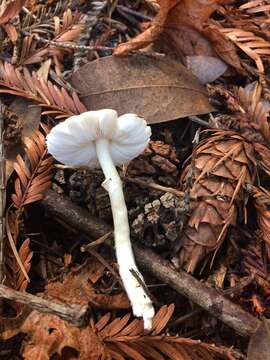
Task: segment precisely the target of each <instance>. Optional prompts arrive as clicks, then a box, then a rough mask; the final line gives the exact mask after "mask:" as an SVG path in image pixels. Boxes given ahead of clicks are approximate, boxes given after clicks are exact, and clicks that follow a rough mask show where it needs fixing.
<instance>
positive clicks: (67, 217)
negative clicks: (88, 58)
mask: <svg viewBox="0 0 270 360" xmlns="http://www.w3.org/2000/svg"><path fill="white" fill-rule="evenodd" d="M41 205H42V206H43V207H44V208H45V209H46V210H47V212H48V213H49V214H51V215H52V216H53V217H59V218H61V219H62V220H63V221H66V222H68V223H69V224H71V225H72V226H73V227H74V228H75V229H77V230H79V231H83V232H84V233H86V234H87V235H88V236H91V237H93V236H95V237H100V236H103V235H104V234H106V233H108V232H109V231H110V230H111V227H110V226H109V225H108V224H106V223H105V222H103V221H101V220H100V219H98V218H95V217H93V216H91V215H90V214H89V213H88V212H87V211H86V210H84V209H82V208H80V207H79V206H77V205H75V204H73V203H72V202H71V201H70V200H69V199H68V198H66V197H64V196H60V195H58V194H57V193H56V192H54V191H52V190H48V191H46V193H45V197H44V199H43V200H42V201H41ZM134 252H135V255H136V259H137V262H138V264H139V265H141V267H142V268H144V269H145V270H147V271H148V272H150V273H151V274H152V275H153V276H154V277H156V278H157V279H159V280H161V281H162V282H164V283H166V284H167V285H169V286H171V287H172V288H174V289H175V290H176V291H177V292H178V293H179V294H181V295H184V296H186V297H187V298H189V299H190V300H192V301H193V302H194V303H195V304H198V305H199V306H200V307H201V308H203V309H205V310H206V311H208V312H209V313H210V314H211V315H213V316H214V317H217V318H218V319H220V320H221V321H222V322H224V323H225V324H227V325H228V326H230V327H231V328H233V329H234V330H235V331H237V332H238V333H239V334H241V335H242V336H246V337H248V336H251V335H252V334H253V333H254V332H255V330H256V328H257V327H258V326H259V325H260V324H261V321H260V320H258V319H256V318H255V317H254V316H253V315H251V314H249V313H248V312H247V311H245V310H243V309H242V308H241V307H240V306H238V305H236V304H234V303H233V302H232V301H231V300H229V299H227V298H226V297H225V296H223V295H222V294H220V293H219V292H217V291H216V290H215V289H213V288H209V287H208V286H206V285H205V284H203V283H201V282H200V281H198V280H197V279H195V278H194V277H193V276H191V275H189V274H187V273H186V272H185V271H182V270H176V269H174V268H173V267H172V264H171V263H170V262H169V261H166V260H163V259H162V258H161V257H159V256H157V255H155V254H154V253H153V252H152V251H150V250H144V249H140V248H139V247H137V246H134Z"/></svg>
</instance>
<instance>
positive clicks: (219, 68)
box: [187, 55, 228, 84]
mask: <svg viewBox="0 0 270 360" xmlns="http://www.w3.org/2000/svg"><path fill="white" fill-rule="evenodd" d="M187 68H188V69H190V70H191V71H192V72H193V74H194V75H195V76H197V78H198V79H199V80H200V81H201V82H202V83H203V84H207V83H210V82H212V81H214V80H216V79H218V78H219V77H220V76H221V75H222V74H223V73H224V72H225V71H226V70H227V68H228V66H227V65H226V64H225V63H224V62H223V61H222V60H220V59H219V58H217V57H213V56H205V55H193V56H187Z"/></svg>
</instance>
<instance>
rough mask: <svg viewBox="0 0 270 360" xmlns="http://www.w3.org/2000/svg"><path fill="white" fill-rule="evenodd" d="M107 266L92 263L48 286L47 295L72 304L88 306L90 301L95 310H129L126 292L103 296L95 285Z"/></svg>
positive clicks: (93, 260) (95, 262)
mask: <svg viewBox="0 0 270 360" xmlns="http://www.w3.org/2000/svg"><path fill="white" fill-rule="evenodd" d="M104 270H105V266H104V265H102V264H101V263H100V262H99V261H97V260H95V259H91V262H90V263H89V264H87V265H86V266H84V267H83V268H81V269H80V271H79V272H70V273H69V274H67V275H66V276H65V278H64V279H63V281H62V282H60V281H57V282H50V283H49V284H48V285H47V291H46V293H47V295H48V296H49V297H53V298H56V299H59V300H61V301H63V302H68V303H72V304H79V305H87V304H88V303H89V301H90V303H91V304H92V306H93V307H95V308H104V309H110V310H113V309H128V308H129V307H130V304H129V301H128V298H127V296H126V294H125V293H124V292H121V293H119V294H113V295H110V294H101V293H100V292H98V291H96V290H95V289H94V287H93V286H91V284H92V285H94V284H95V283H96V282H97V281H98V280H99V279H100V278H101V277H102V276H103V274H104Z"/></svg>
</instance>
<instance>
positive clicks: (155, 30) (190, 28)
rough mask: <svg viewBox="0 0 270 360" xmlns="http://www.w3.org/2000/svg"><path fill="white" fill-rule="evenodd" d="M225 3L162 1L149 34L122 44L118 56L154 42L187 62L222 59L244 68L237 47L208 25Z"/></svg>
mask: <svg viewBox="0 0 270 360" xmlns="http://www.w3.org/2000/svg"><path fill="white" fill-rule="evenodd" d="M222 2H223V1H222V0H182V1H181V0H180V1H179V0H178V1H176V0H174V1H172V0H159V1H158V3H159V5H160V10H159V12H158V14H157V16H156V17H155V18H154V20H153V21H152V23H150V24H148V25H143V27H144V29H145V31H144V32H142V33H141V34H139V35H138V36H136V37H135V38H133V39H131V40H130V41H128V42H127V43H123V44H120V45H119V46H118V47H117V48H116V49H115V51H114V54H115V55H125V54H127V53H129V52H131V51H133V50H138V49H142V48H145V47H146V46H147V45H149V44H151V43H154V44H155V49H156V50H157V51H160V52H163V53H165V54H169V55H173V57H174V58H175V57H176V58H177V59H180V60H183V56H194V55H204V56H211V57H217V55H218V56H220V57H221V58H222V59H223V60H224V61H225V62H227V63H228V64H229V65H232V66H234V67H235V68H238V69H241V65H240V59H239V57H238V55H237V53H236V49H235V46H234V44H233V43H232V42H231V41H229V39H226V37H224V36H223V35H222V34H221V33H220V32H219V31H217V30H216V29H215V28H214V27H210V25H209V24H208V22H209V18H210V16H211V15H212V14H213V12H214V11H215V10H217V8H218V6H219V4H220V3H222Z"/></svg>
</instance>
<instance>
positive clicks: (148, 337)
mask: <svg viewBox="0 0 270 360" xmlns="http://www.w3.org/2000/svg"><path fill="white" fill-rule="evenodd" d="M173 311H174V305H169V306H163V307H162V308H161V309H160V310H159V311H158V313H157V314H156V315H155V318H154V322H153V330H152V331H151V333H149V334H144V331H143V322H142V320H138V319H135V320H132V321H130V318H131V316H130V314H127V315H125V316H123V317H119V318H115V319H112V320H111V318H112V316H111V314H110V313H108V314H106V315H104V316H102V317H101V318H100V319H99V320H98V321H97V322H95V321H94V320H93V319H92V320H91V322H90V325H89V326H88V327H86V328H83V329H79V328H76V327H74V326H72V325H69V324H68V323H66V322H64V321H63V320H60V319H59V318H58V317H56V316H49V315H41V314H39V313H38V312H36V311H34V312H32V313H31V314H30V316H29V317H28V318H27V319H26V321H25V323H24V324H23V325H22V328H21V331H22V332H24V333H26V334H27V338H26V341H25V343H24V349H23V356H24V358H25V359H26V360H30V359H33V358H38V359H42V360H45V359H46V360H48V359H49V358H50V356H51V355H53V354H58V355H60V356H61V355H62V356H68V354H69V355H71V354H77V356H78V357H77V358H78V359H81V360H91V359H93V360H98V359H104V360H107V359H108V360H109V359H111V360H113V359H115V360H125V359H127V358H130V359H134V360H146V359H147V360H151V359H152V360H165V359H167V358H169V359H172V360H180V359H185V360H199V359H209V360H214V359H231V360H233V359H235V357H234V353H233V351H232V350H229V349H225V348H219V347H216V346H214V345H210V344H206V343H202V342H200V341H198V340H192V339H187V338H181V337H178V336H169V335H165V333H164V329H165V327H166V326H167V323H168V321H169V320H170V318H171V316H172V313H173Z"/></svg>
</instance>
